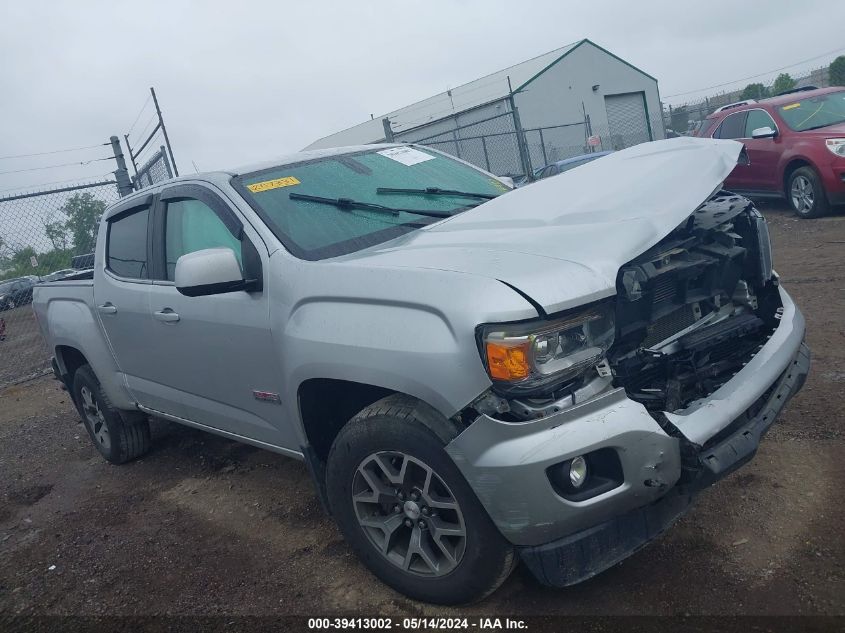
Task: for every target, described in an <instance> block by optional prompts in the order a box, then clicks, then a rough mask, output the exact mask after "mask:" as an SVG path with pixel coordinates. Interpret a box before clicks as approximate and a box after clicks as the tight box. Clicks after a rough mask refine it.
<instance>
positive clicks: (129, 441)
mask: <svg viewBox="0 0 845 633" xmlns="http://www.w3.org/2000/svg"><path fill="white" fill-rule="evenodd" d="M73 400H74V404H76V408H77V410H78V411H79V415H80V417H81V418H82V423H83V424H84V425H85V430H86V431H88V436H89V437H90V438H91V441H92V442H93V443H94V446H96V447H97V450H98V451H99V452H100V455H102V456H103V457H104V458H105V459H106V460H107V461H109V462H111V463H112V464H123V463H125V462H128V461H129V460H131V459H135V458H136V457H140V456H141V455H143V454H144V453H146V452H147V451H148V450H149V449H150V445H151V440H150V423H149V420H148V419H147V416H146V415H144V414H142V413H141V412H140V411H121V410H120V409H117V408H115V407H114V405H112V403H111V401H110V400H109V397H108V396H107V395H106V393H105V392H104V391H103V389H102V387H101V386H100V381H99V380H97V376H96V375H95V374H94V372H93V371H92V369H91V366H90V365H82V366H81V367H80V368H79V369H77V370H76V373H75V374H74V375H73ZM93 407H96V412H95V411H94V410H93ZM98 414H99V415H98Z"/></svg>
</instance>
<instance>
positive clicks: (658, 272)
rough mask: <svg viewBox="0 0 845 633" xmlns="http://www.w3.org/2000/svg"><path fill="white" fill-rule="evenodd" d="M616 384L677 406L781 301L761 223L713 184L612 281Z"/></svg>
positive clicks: (719, 378) (737, 359)
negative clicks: (688, 212) (686, 215)
mask: <svg viewBox="0 0 845 633" xmlns="http://www.w3.org/2000/svg"><path fill="white" fill-rule="evenodd" d="M617 292H618V300H617V304H616V306H617V307H616V311H617V312H616V314H617V318H616V323H617V336H616V342H615V344H614V347H613V349H612V350H611V353H610V358H609V362H610V366H611V368H612V370H613V374H614V377H615V383H616V384H617V385H618V386H622V387H624V388H625V390H626V392H627V393H628V397H629V398H631V399H632V400H635V401H636V402H640V403H642V404H643V405H644V406H645V407H646V409H648V410H649V411H676V410H679V409H684V408H686V407H688V406H689V405H690V404H691V403H693V402H694V401H696V400H700V399H702V398H706V397H708V396H709V395H710V394H712V393H713V392H714V391H716V390H717V389H718V388H719V387H721V386H722V385H723V384H724V383H725V382H727V381H728V380H730V379H731V377H733V376H734V375H735V374H736V373H737V372H738V371H739V370H740V369H741V368H742V367H743V366H744V365H745V364H746V363H747V362H748V360H749V359H750V358H751V357H752V356H753V355H754V353H755V352H756V351H758V350H759V349H760V348H761V347H762V345H763V344H764V343H765V342H766V341H767V340H768V338H769V337H770V336H771V334H772V333H773V332H774V330H775V329H776V328H777V325H778V319H779V317H780V313H781V311H782V308H783V306H782V304H781V301H780V296H779V293H778V289H777V279H776V278H775V277H774V276H773V271H772V257H771V247H770V244H769V234H768V229H767V227H766V222H765V220H764V219H763V217H762V216H761V215H760V213H759V212H758V211H757V210H756V209H754V207H753V206H752V204H751V203H750V202H749V201H748V200H746V199H745V198H742V197H739V196H735V195H732V194H729V193H727V192H720V193H718V194H717V195H715V196H713V197H712V198H711V199H710V200H708V201H707V202H706V203H705V204H704V205H702V206H701V207H700V208H699V209H698V210H697V211H696V212H695V213H694V214H693V215H691V216H690V218H689V219H688V220H687V221H686V222H685V223H684V224H683V225H682V226H680V227H678V228H677V229H676V230H675V231H673V232H672V233H671V234H670V235H669V236H667V237H666V238H665V239H663V240H662V241H661V242H660V243H658V244H657V245H656V246H654V247H653V248H651V249H649V250H648V251H647V252H646V253H643V254H642V255H641V256H639V257H637V258H636V259H635V260H634V261H632V262H630V263H628V264H627V265H625V266H623V267H622V269H621V270H620V272H619V277H618V280H617Z"/></svg>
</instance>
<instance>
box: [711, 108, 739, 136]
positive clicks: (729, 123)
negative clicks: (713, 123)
mask: <svg viewBox="0 0 845 633" xmlns="http://www.w3.org/2000/svg"><path fill="white" fill-rule="evenodd" d="M747 114H748V113H747V112H737V113H736V114H731V115H730V116H728V117H727V118H726V119H725V120H724V121H722V125H720V126H719V129H718V130H716V133H715V134H714V135H713V138H744V137H745V117H746V115H747Z"/></svg>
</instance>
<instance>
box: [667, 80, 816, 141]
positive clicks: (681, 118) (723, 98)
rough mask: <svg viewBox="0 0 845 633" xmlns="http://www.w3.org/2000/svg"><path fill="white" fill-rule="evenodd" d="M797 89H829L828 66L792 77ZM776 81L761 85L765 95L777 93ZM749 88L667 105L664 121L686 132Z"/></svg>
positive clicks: (674, 128) (733, 101) (741, 98)
mask: <svg viewBox="0 0 845 633" xmlns="http://www.w3.org/2000/svg"><path fill="white" fill-rule="evenodd" d="M790 78H791V79H792V80H793V81H794V83H795V87H796V88H800V87H804V86H815V87H816V88H827V87H829V86H830V85H831V84H830V75H829V72H828V66H821V67H819V68H814V69H812V70H809V71H805V72H803V73H801V74H798V75H795V76H791V77H790ZM774 79H775V78H772V81H771V82H769V83H765V82H762V83H761V84H760V85H762V86H763V88H764V95H765V96H768V95H769V94H771V93H773V92H775V91H773V90H772V88H773V85H774ZM746 88H747V86H743V87H742V88H737V89H735V90H724V91H721V92H716V93H713V94H710V95H707V96H704V97H700V98H699V99H691V100H689V101H685V102H681V103H677V104H672V105H668V104H667V105H665V106H664V110H663V120H664V124H665V126H666V127H667V128H671V129H673V130H675V131H676V132H681V133H683V132H686V131H687V130H689V129H691V128H692V127H693V126H694V125H695V123H697V122H698V121H701V120H703V119H705V118H707V116H708V115H710V114H712V113H713V112H714V111H715V110H716V109H717V108H720V107H722V106H724V105H727V104H729V103H735V102H737V101H742V100H744V99H745V98H747V97H745V96H744V91H745V89H746Z"/></svg>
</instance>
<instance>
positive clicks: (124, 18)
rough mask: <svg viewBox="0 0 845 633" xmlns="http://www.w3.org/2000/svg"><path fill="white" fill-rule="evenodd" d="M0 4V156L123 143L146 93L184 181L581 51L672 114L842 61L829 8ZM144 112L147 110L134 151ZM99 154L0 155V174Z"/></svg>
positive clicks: (833, 5)
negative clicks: (603, 59)
mask: <svg viewBox="0 0 845 633" xmlns="http://www.w3.org/2000/svg"><path fill="white" fill-rule="evenodd" d="M0 7H2V13H0V87H2V88H1V89H2V97H1V98H0V130H1V131H2V135H0V139H1V140H0V156H9V155H14V154H28V153H34V152H43V151H50V150H56V149H64V148H69V147H77V146H86V145H93V144H95V143H99V142H106V141H107V140H108V138H109V136H110V135H112V134H118V135H119V136H120V137H121V138H122V135H123V134H124V133H125V132H127V131H128V130H129V128H130V126H131V125H132V123H133V121H134V120H135V118H136V116H137V114H138V112H139V110H140V109H141V107H142V105H143V104H144V101H145V100H146V98H147V96H148V94H149V93H148V89H149V87H150V86H155V88H156V91H157V93H158V96H159V100H160V102H161V106H162V109H163V111H164V116H165V121H166V123H167V126H168V131H169V133H170V137H171V141H172V143H173V150H174V153H175V156H176V160H177V163H178V165H179V167H180V169H181V171H182V172H183V173H190V172H192V171H193V166H192V161H193V162H195V163H196V165H197V167H198V168H199V169H200V170H201V171H202V170H209V169H215V168H225V167H232V166H236V165H239V164H243V163H250V162H255V161H258V160H264V159H268V158H272V157H273V156H275V155H279V154H282V153H286V152H290V151H295V150H298V149H300V148H302V147H303V146H305V145H307V144H308V143H310V142H311V141H313V140H315V139H316V138H318V137H320V136H325V135H326V134H329V133H331V132H334V131H337V130H339V129H342V128H345V127H348V126H351V125H354V124H356V123H359V122H361V121H363V120H365V119H368V118H369V116H370V114H371V113H372V114H375V115H376V116H379V115H381V114H384V113H385V112H387V111H390V110H393V109H396V108H398V107H401V106H404V105H407V104H409V103H412V102H414V101H417V100H419V99H422V98H425V97H428V96H431V95H433V94H435V93H437V92H441V91H443V90H445V89H446V88H447V87H454V86H457V85H460V84H461V83H465V82H467V81H471V80H473V79H475V78H477V77H480V76H482V75H484V74H487V73H490V72H493V71H495V70H498V69H500V68H504V67H506V66H510V65H512V64H515V63H518V62H520V61H523V60H525V59H528V58H530V57H533V56H536V55H539V54H541V53H544V52H546V51H549V50H552V49H555V48H558V47H560V46H562V45H564V44H567V43H570V42H573V41H576V40H579V39H581V38H584V37H587V38H590V39H591V40H593V41H594V42H596V43H597V44H599V45H601V46H603V47H605V48H607V49H608V50H610V51H612V52H613V53H615V54H616V55H619V56H620V57H622V58H623V59H625V60H627V61H629V62H631V63H632V64H634V65H635V66H638V67H639V68H641V69H643V70H644V71H646V72H648V73H649V74H651V75H653V76H655V77H657V79H658V80H659V82H660V92H661V95H663V97H664V101H667V102H670V103H675V104H677V103H681V102H682V101H683V100H685V99H688V98H691V97H694V96H696V95H690V96H689V97H687V96H682V97H676V98H668V97H669V96H670V95H675V94H677V93H684V92H686V91H691V90H695V89H698V88H702V87H707V86H711V85H714V84H721V83H724V82H728V81H731V80H735V79H740V78H744V77H746V76H748V75H755V74H757V73H763V72H766V71H769V70H772V69H776V68H779V67H782V66H788V65H790V64H795V63H796V62H799V61H801V60H805V59H808V58H812V57H815V56H818V55H821V54H823V53H827V52H828V51H832V50H835V49H837V48H841V49H842V52H845V38H843V36H842V34H843V30H842V26H843V24H845V2H842V1H841V0H802V2H789V1H785V0H784V1H779V2H776V1H773V0H772V1H761V2H752V1H749V2H737V0H725V1H722V0H709V1H708V2H700V3H687V2H680V1H675V2H647V1H642V2H631V1H630V0H616V1H613V0H606V1H596V0H592V1H591V2H577V3H576V2H562V1H561V0H550V1H542V2H539V1H538V2H522V3H519V2H513V1H510V2H492V1H483V2H482V1H480V0H463V1H453V2H440V1H435V0H428V1H427V2H417V1H413V2H403V1H401V0H393V1H390V2H386V1H379V2H365V1H364V0H358V1H357V2H350V1H345V2H341V1H336V2H317V1H313V0H312V2H295V3H294V2H285V1H283V0H281V1H277V2H249V1H246V0H240V1H239V2H211V1H207V2H195V3H189V2H178V1H175V0H170V1H168V2H154V1H151V0H142V1H138V2H114V0H111V1H108V2H89V1H85V0H76V1H75V2H58V1H55V2H21V1H19V0H0ZM834 56H835V55H830V56H827V57H825V58H824V59H819V60H814V61H811V62H809V63H806V64H803V65H802V66H801V67H799V68H794V69H793V68H791V69H789V70H790V72H792V73H793V74H797V73H798V72H799V71H800V70H802V69H809V68H813V67H817V66H819V65H821V64H823V63H825V64H826V63H828V62H829V61H830V60H831V59H832V58H833V57H834ZM771 77H772V75H770V76H768V77H765V78H763V79H770V78H771ZM745 83H748V82H747V81H743V82H741V85H744V84H745ZM710 92H715V91H710ZM151 114H152V109H151V108H150V106H149V105H148V106H147V109H146V110H145V111H144V113H143V114H142V116H141V119H140V120H139V121H138V123H137V124H136V126H135V129H134V130H133V135H132V137H137V136H138V135H139V133H140V132H141V130H142V128H143V127H144V125H145V124H146V123H147V121H148V120H149V118H150V116H151ZM156 144H157V143H156ZM109 151H110V150H109V148H106V147H101V148H96V149H92V150H86V151H80V152H70V153H66V154H54V155H48V156H40V157H33V158H28V159H12V160H9V159H4V160H0V172H8V171H17V170H23V169H30V168H33V167H41V166H48V165H55V164H58V163H66V162H73V161H81V160H86V159H89V158H99V157H101V156H107V155H108V154H109ZM113 168H114V167H113V165H112V163H111V162H108V161H106V162H103V161H101V162H95V163H91V164H88V165H84V166H83V165H76V166H71V167H64V168H57V169H45V170H38V171H28V172H22V173H15V174H8V173H7V174H2V173H0V191H8V190H11V189H16V188H19V187H28V186H32V185H37V184H40V183H46V182H52V181H60V180H66V179H73V178H78V177H82V176H96V175H101V174H104V173H106V172H108V171H109V170H111V169H113Z"/></svg>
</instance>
